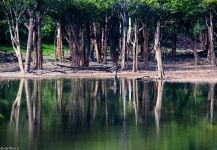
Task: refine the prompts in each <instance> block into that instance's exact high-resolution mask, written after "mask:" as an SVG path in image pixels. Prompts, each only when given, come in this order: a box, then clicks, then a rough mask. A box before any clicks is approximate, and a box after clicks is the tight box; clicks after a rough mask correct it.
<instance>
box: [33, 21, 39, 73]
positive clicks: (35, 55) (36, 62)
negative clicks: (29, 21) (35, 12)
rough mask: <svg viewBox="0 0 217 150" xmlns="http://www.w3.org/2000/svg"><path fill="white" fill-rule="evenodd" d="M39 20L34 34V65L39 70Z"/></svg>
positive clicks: (36, 22)
mask: <svg viewBox="0 0 217 150" xmlns="http://www.w3.org/2000/svg"><path fill="white" fill-rule="evenodd" d="M35 18H36V17H35ZM37 43H38V19H35V25H34V32H33V50H34V55H33V64H34V68H35V69H38V45H37Z"/></svg>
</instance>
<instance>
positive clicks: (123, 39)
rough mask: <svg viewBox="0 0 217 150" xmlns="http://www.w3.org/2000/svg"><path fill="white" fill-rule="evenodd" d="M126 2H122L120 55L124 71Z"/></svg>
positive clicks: (124, 0)
mask: <svg viewBox="0 0 217 150" xmlns="http://www.w3.org/2000/svg"><path fill="white" fill-rule="evenodd" d="M126 11H127V10H126V0H123V1H122V20H123V28H122V32H123V36H122V51H121V52H122V54H121V70H122V71H124V70H125V69H126V64H125V60H126V34H127V33H126V32H127V15H126Z"/></svg>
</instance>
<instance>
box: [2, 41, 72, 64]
mask: <svg viewBox="0 0 217 150" xmlns="http://www.w3.org/2000/svg"><path fill="white" fill-rule="evenodd" d="M21 49H22V53H23V56H25V51H26V46H24V45H22V46H21ZM5 51H6V52H7V53H13V52H14V50H13V47H12V46H11V45H0V53H5ZM42 51H43V56H44V57H46V58H48V59H53V60H54V58H55V52H54V45H53V44H47V43H46V44H42ZM64 51H65V52H67V51H69V48H68V46H64Z"/></svg>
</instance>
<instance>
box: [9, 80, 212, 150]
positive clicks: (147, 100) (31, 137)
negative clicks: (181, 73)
mask: <svg viewBox="0 0 217 150" xmlns="http://www.w3.org/2000/svg"><path fill="white" fill-rule="evenodd" d="M155 85H156V86H155ZM52 87H55V88H52ZM207 87H208V88H207ZM23 88H24V89H23ZM24 93H25V94H24ZM214 93H215V84H212V83H210V84H206V85H201V84H196V85H195V84H183V85H179V84H170V83H164V81H162V80H158V81H156V82H147V81H139V80H135V79H132V80H130V79H125V78H121V79H119V80H114V79H111V80H102V79H94V80H89V79H71V80H64V79H58V80H51V81H46V82H43V81H41V80H33V81H32V80H24V79H22V80H20V83H19V88H18V91H17V96H16V99H15V100H14V101H13V105H12V106H11V115H10V123H11V124H13V125H14V127H15V131H16V132H15V133H16V135H14V138H15V139H16V140H18V139H19V138H20V136H19V132H20V131H21V130H20V127H19V126H23V125H25V123H26V126H28V144H29V147H28V149H37V145H38V143H39V142H41V141H40V138H41V134H42V133H43V132H44V131H45V130H46V129H47V130H48V131H47V132H51V131H50V130H51V129H50V128H51V127H50V126H52V125H53V124H54V125H55V126H54V127H53V128H54V129H57V131H56V132H58V133H59V132H60V133H63V132H65V131H67V132H69V133H73V135H74V134H75V133H76V132H79V134H81V135H82V134H86V132H87V129H88V133H89V131H91V130H92V129H93V128H95V130H97V131H96V132H97V133H98V132H99V131H98V130H100V129H102V132H106V130H107V129H110V128H111V127H112V128H116V127H118V128H121V134H120V136H121V139H122V141H121V143H122V144H123V146H124V148H123V149H128V146H129V143H130V142H131V140H132V137H131V136H132V134H135V135H134V137H133V138H135V139H134V140H136V141H137V140H141V139H139V137H137V136H138V135H140V134H141V132H140V131H141V126H143V127H144V128H145V130H146V129H149V130H151V129H152V128H154V130H155V133H156V132H157V137H158V139H159V138H161V136H162V134H160V133H161V132H165V131H164V129H162V128H164V127H163V125H162V124H165V123H166V122H170V121H171V120H173V121H174V122H176V121H177V120H176V119H177V116H179V119H180V120H181V119H183V118H184V119H185V118H186V115H187V116H190V117H194V116H197V117H198V116H199V117H201V118H202V119H204V118H203V116H202V115H201V114H202V113H201V111H203V110H205V111H207V116H208V120H209V121H207V122H209V123H210V124H211V125H214V122H215V121H216V120H215V116H214V113H215V110H214V107H215V102H214ZM22 94H23V95H24V96H22ZM180 95H181V96H180ZM204 95H205V99H206V101H205V102H206V103H205V109H204V108H203V106H204V105H203V103H204V101H203V100H204ZM207 95H208V97H207ZM53 98H54V99H53ZM23 99H26V101H25V100H23ZM207 99H208V100H207ZM22 104H23V105H22ZM24 104H25V105H24ZM162 104H163V106H164V107H162ZM21 106H22V107H21ZM206 106H208V107H207V108H206ZM153 108H154V111H153ZM42 109H43V111H42ZM21 112H22V113H21ZM43 112H44V113H43ZM25 116H26V117H25ZM57 117H58V119H57ZM190 117H189V120H190V121H192V120H191V118H190ZM20 118H24V120H22V121H21V120H20ZM42 118H45V119H43V124H42ZM25 119H26V120H25ZM202 119H201V120H202ZM205 119H206V118H205ZM51 120H52V121H51ZM23 121H24V122H23ZM190 121H189V122H190ZM177 122H178V121H177ZM21 124H22V125H21ZM49 125H50V126H49ZM46 126H49V128H48V127H46ZM57 127H58V128H57ZM134 127H135V129H133V130H132V128H134ZM43 128H44V130H43ZM98 128H99V129H98ZM104 128H105V129H104ZM174 128H176V127H174ZM58 130H61V131H58ZM116 130H117V129H116ZM149 130H147V131H145V133H149V134H150V131H149ZM52 132H54V131H52ZM80 132H81V133H80ZM83 132H84V133H83ZM111 132H112V134H114V133H113V132H114V131H111ZM118 132H120V131H119V130H118ZM132 132H133V133H132ZM98 134H99V135H101V134H103V133H101V130H100V133H98ZM107 134H108V133H107ZM109 134H110V133H109ZM159 135H161V136H159ZM104 136H106V135H104ZM152 136H153V135H152ZM161 140H162V139H161ZM161 140H159V141H158V142H161Z"/></svg>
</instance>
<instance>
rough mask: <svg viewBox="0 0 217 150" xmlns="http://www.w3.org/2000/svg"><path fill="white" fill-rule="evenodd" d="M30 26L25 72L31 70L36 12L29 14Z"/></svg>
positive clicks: (32, 11) (31, 11)
mask: <svg viewBox="0 0 217 150" xmlns="http://www.w3.org/2000/svg"><path fill="white" fill-rule="evenodd" d="M29 16H30V18H29V26H28V32H29V33H28V42H27V50H26V61H25V72H29V70H30V62H31V52H32V48H33V31H34V10H30V12H29Z"/></svg>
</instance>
